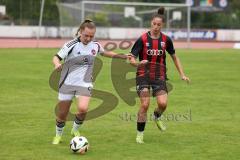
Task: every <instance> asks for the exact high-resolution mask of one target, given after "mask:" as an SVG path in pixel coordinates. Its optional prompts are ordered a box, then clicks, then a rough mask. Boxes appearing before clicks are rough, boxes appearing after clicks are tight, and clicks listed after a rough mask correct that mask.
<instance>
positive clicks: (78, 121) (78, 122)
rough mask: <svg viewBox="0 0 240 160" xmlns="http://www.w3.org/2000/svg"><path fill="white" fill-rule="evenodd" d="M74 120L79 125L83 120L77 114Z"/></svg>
mask: <svg viewBox="0 0 240 160" xmlns="http://www.w3.org/2000/svg"><path fill="white" fill-rule="evenodd" d="M74 121H75V123H76V124H78V125H80V124H83V121H84V120H80V119H79V118H78V117H77V116H75V120H74Z"/></svg>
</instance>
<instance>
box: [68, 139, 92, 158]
mask: <svg viewBox="0 0 240 160" xmlns="http://www.w3.org/2000/svg"><path fill="white" fill-rule="evenodd" d="M88 148H89V143H88V140H87V138H86V137H83V136H80V137H79V136H76V137H74V138H73V139H72V140H71V141H70V149H71V150H72V151H73V152H74V153H80V154H84V153H86V152H87V151H88Z"/></svg>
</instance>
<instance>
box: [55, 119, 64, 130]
mask: <svg viewBox="0 0 240 160" xmlns="http://www.w3.org/2000/svg"><path fill="white" fill-rule="evenodd" d="M56 126H57V127H59V128H63V127H64V126H65V122H58V121H57V120H56Z"/></svg>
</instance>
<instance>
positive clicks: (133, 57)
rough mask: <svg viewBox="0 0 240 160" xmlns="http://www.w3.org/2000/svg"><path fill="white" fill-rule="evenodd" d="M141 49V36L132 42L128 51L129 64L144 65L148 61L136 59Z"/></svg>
mask: <svg viewBox="0 0 240 160" xmlns="http://www.w3.org/2000/svg"><path fill="white" fill-rule="evenodd" d="M142 50H143V41H142V38H141V37H140V38H138V40H137V41H136V42H135V43H134V45H133V47H132V50H131V52H130V55H131V56H130V57H129V59H128V60H129V62H130V64H131V65H133V66H135V67H138V66H139V65H144V64H146V63H147V62H148V60H142V61H140V62H138V61H137V57H138V56H139V54H140V53H141V52H142Z"/></svg>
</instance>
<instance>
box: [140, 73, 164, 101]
mask: <svg viewBox="0 0 240 160" xmlns="http://www.w3.org/2000/svg"><path fill="white" fill-rule="evenodd" d="M150 87H151V88H152V96H153V97H155V96H156V95H157V93H159V92H160V91H164V93H168V90H167V85H166V81H165V80H152V79H150V78H146V77H137V78H136V90H137V93H138V96H140V93H141V91H142V90H143V89H144V88H147V89H149V90H150Z"/></svg>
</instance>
